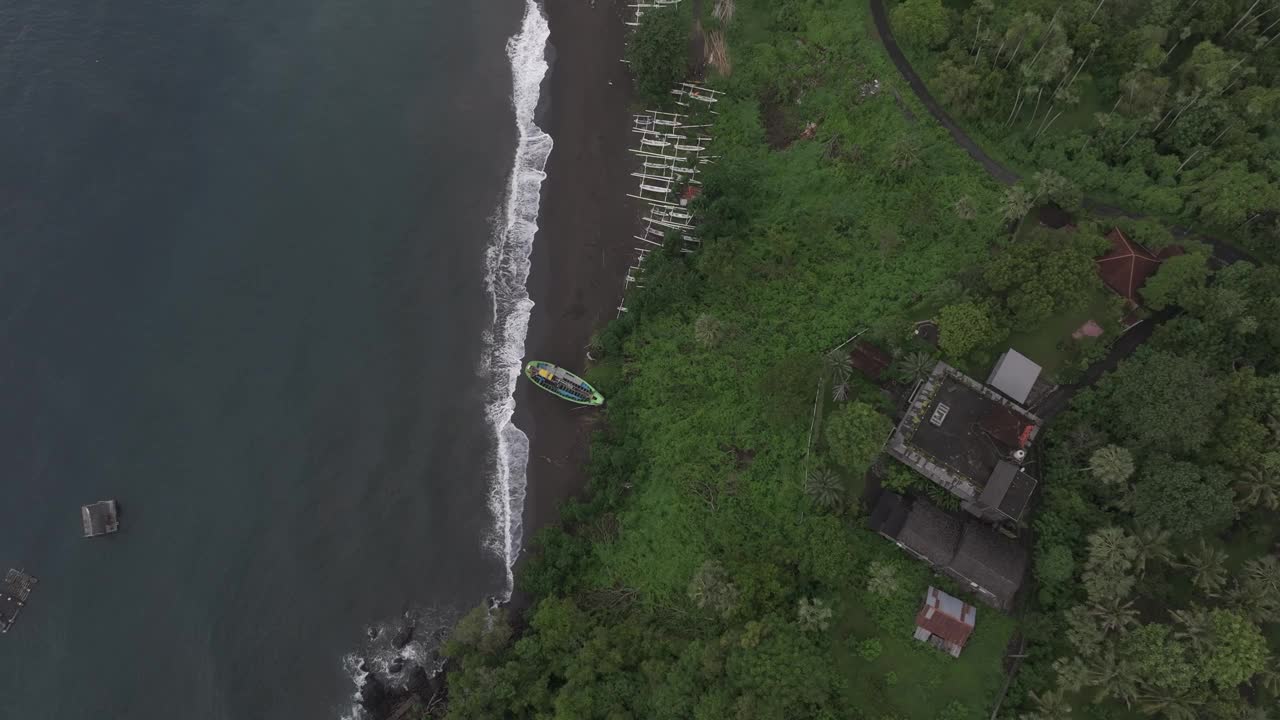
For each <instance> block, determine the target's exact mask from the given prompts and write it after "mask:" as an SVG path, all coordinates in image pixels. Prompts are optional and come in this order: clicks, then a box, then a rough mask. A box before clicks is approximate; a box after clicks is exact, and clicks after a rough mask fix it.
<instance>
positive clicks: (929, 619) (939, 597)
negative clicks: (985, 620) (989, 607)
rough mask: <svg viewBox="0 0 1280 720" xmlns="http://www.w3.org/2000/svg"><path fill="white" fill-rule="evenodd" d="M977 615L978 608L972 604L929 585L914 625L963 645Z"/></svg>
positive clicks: (948, 640) (967, 638)
mask: <svg viewBox="0 0 1280 720" xmlns="http://www.w3.org/2000/svg"><path fill="white" fill-rule="evenodd" d="M977 615H978V610H977V609H976V608H974V607H973V606H972V605H970V604H968V603H966V602H962V601H961V600H960V599H959V598H956V597H953V596H951V595H948V594H947V593H944V592H942V591H941V590H939V589H937V588H935V587H931V588H929V591H928V592H927V593H925V597H924V607H922V608H920V612H919V613H918V614H917V615H916V627H918V628H922V629H924V630H928V631H929V633H930V634H932V635H936V636H938V637H940V638H942V639H943V640H946V641H947V642H949V643H954V644H955V645H957V646H958V647H964V644H965V643H966V642H968V641H969V636H970V635H972V634H973V626H974V624H975V622H976V620H977Z"/></svg>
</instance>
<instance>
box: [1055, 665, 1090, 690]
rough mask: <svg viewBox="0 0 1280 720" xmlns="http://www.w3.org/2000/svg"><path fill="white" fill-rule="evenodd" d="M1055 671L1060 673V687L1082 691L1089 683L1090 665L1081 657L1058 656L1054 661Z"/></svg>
mask: <svg viewBox="0 0 1280 720" xmlns="http://www.w3.org/2000/svg"><path fill="white" fill-rule="evenodd" d="M1053 671H1054V672H1056V673H1057V674H1058V687H1060V688H1062V689H1064V690H1066V691H1067V692H1070V693H1076V692H1080V690H1082V689H1084V686H1085V685H1088V684H1089V679H1090V676H1089V667H1088V666H1087V665H1085V664H1084V660H1083V659H1081V658H1078V657H1071V658H1065V657H1063V658H1058V659H1057V660H1054V661H1053Z"/></svg>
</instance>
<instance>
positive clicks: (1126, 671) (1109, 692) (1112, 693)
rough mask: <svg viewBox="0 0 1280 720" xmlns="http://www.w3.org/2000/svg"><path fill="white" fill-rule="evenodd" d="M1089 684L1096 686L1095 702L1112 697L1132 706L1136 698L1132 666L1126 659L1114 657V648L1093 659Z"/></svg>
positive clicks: (1136, 686) (1135, 683)
mask: <svg viewBox="0 0 1280 720" xmlns="http://www.w3.org/2000/svg"><path fill="white" fill-rule="evenodd" d="M1089 684H1090V685H1092V686H1094V687H1096V688H1098V694H1097V696H1096V701H1097V702H1102V701H1103V700H1106V699H1107V698H1114V699H1116V700H1119V701H1121V702H1123V703H1124V705H1125V707H1132V706H1133V701H1134V700H1136V699H1137V698H1138V685H1137V682H1136V681H1135V680H1134V673H1133V668H1132V667H1131V666H1130V663H1129V662H1128V661H1127V660H1120V659H1118V658H1116V653H1115V651H1114V650H1108V651H1107V652H1105V653H1103V654H1102V655H1100V656H1099V657H1098V658H1097V659H1096V660H1094V662H1093V664H1092V666H1090V668H1089Z"/></svg>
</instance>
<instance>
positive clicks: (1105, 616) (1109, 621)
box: [1089, 597, 1138, 632]
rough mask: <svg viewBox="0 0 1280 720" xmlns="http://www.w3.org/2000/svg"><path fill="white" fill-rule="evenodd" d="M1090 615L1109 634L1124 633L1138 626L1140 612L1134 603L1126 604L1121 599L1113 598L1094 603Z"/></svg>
mask: <svg viewBox="0 0 1280 720" xmlns="http://www.w3.org/2000/svg"><path fill="white" fill-rule="evenodd" d="M1089 614H1090V615H1092V616H1094V617H1095V618H1097V619H1098V624H1099V625H1100V626H1101V627H1102V629H1103V630H1105V631H1107V632H1124V631H1125V630H1128V629H1129V628H1131V627H1134V626H1135V625H1137V624H1138V611H1137V610H1135V609H1134V607H1133V601H1132V600H1130V601H1128V602H1126V601H1125V600H1124V598H1121V597H1111V598H1106V599H1104V600H1102V601H1101V602H1098V603H1094V604H1093V606H1092V607H1090V608H1089Z"/></svg>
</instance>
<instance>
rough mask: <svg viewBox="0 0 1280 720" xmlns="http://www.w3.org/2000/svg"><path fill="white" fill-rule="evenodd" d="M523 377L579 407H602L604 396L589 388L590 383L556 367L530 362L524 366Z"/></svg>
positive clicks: (539, 361) (549, 364)
mask: <svg viewBox="0 0 1280 720" xmlns="http://www.w3.org/2000/svg"><path fill="white" fill-rule="evenodd" d="M524 376H525V377H527V378H529V379H530V380H532V381H533V384H534V385H537V386H538V387H540V388H542V389H543V390H546V391H547V392H549V393H551V394H552V395H556V396H559V397H561V398H564V399H565V400H568V401H569V402H571V403H577V404H579V405H603V404H604V396H603V395H601V394H600V393H598V392H596V389H595V388H593V387H591V383H588V382H587V381H586V380H583V379H582V378H580V377H578V376H577V375H574V374H573V373H571V372H569V371H568V370H565V369H564V368H562V367H559V366H558V365H552V364H551V363H549V362H543V361H541V360H532V361H530V362H529V364H528V365H525V366H524Z"/></svg>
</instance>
